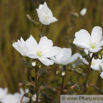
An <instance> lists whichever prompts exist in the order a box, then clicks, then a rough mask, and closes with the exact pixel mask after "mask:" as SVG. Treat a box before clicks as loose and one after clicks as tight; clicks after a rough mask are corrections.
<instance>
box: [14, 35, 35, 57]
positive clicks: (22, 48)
mask: <svg viewBox="0 0 103 103" xmlns="http://www.w3.org/2000/svg"><path fill="white" fill-rule="evenodd" d="M32 39H33V37H32V36H30V37H29V39H27V40H26V41H24V40H23V38H22V37H21V38H20V40H18V42H15V43H13V44H12V46H13V47H14V48H15V49H16V50H17V51H18V52H19V53H20V54H21V55H22V56H26V53H27V51H28V50H30V49H32V47H31V45H30V44H29V46H30V47H28V48H27V47H26V44H28V43H29V42H30V43H35V44H36V41H35V39H33V40H32ZM34 46H35V45H34Z"/></svg>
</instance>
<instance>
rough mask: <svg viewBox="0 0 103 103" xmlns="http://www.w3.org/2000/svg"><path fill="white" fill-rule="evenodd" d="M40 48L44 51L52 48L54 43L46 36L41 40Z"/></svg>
mask: <svg viewBox="0 0 103 103" xmlns="http://www.w3.org/2000/svg"><path fill="white" fill-rule="evenodd" d="M39 46H40V47H42V48H44V49H47V48H51V47H52V46H53V42H52V40H50V39H48V38H47V37H46V36H44V37H42V38H41V39H40V41H39Z"/></svg>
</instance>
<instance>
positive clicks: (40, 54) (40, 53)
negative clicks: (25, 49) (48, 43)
mask: <svg viewBox="0 0 103 103" xmlns="http://www.w3.org/2000/svg"><path fill="white" fill-rule="evenodd" d="M45 53H46V52H45V49H42V48H41V47H40V48H37V55H38V56H39V57H42V56H43V55H44V54H45Z"/></svg>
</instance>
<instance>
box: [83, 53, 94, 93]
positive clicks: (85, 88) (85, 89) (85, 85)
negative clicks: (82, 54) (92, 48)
mask: <svg viewBox="0 0 103 103" xmlns="http://www.w3.org/2000/svg"><path fill="white" fill-rule="evenodd" d="M93 57H94V53H93V54H92V57H91V58H90V62H89V68H88V71H87V77H86V81H85V83H84V91H83V94H85V93H86V91H87V83H88V77H89V74H90V70H91V68H90V67H91V63H92V59H93Z"/></svg>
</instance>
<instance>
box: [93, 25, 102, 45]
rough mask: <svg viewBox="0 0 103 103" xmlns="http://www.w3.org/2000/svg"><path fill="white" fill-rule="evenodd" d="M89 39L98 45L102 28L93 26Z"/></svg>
mask: <svg viewBox="0 0 103 103" xmlns="http://www.w3.org/2000/svg"><path fill="white" fill-rule="evenodd" d="M91 39H92V41H93V42H95V43H96V44H98V43H99V42H100V40H101V39H102V28H101V27H99V26H95V27H94V28H93V30H92V32H91Z"/></svg>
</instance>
